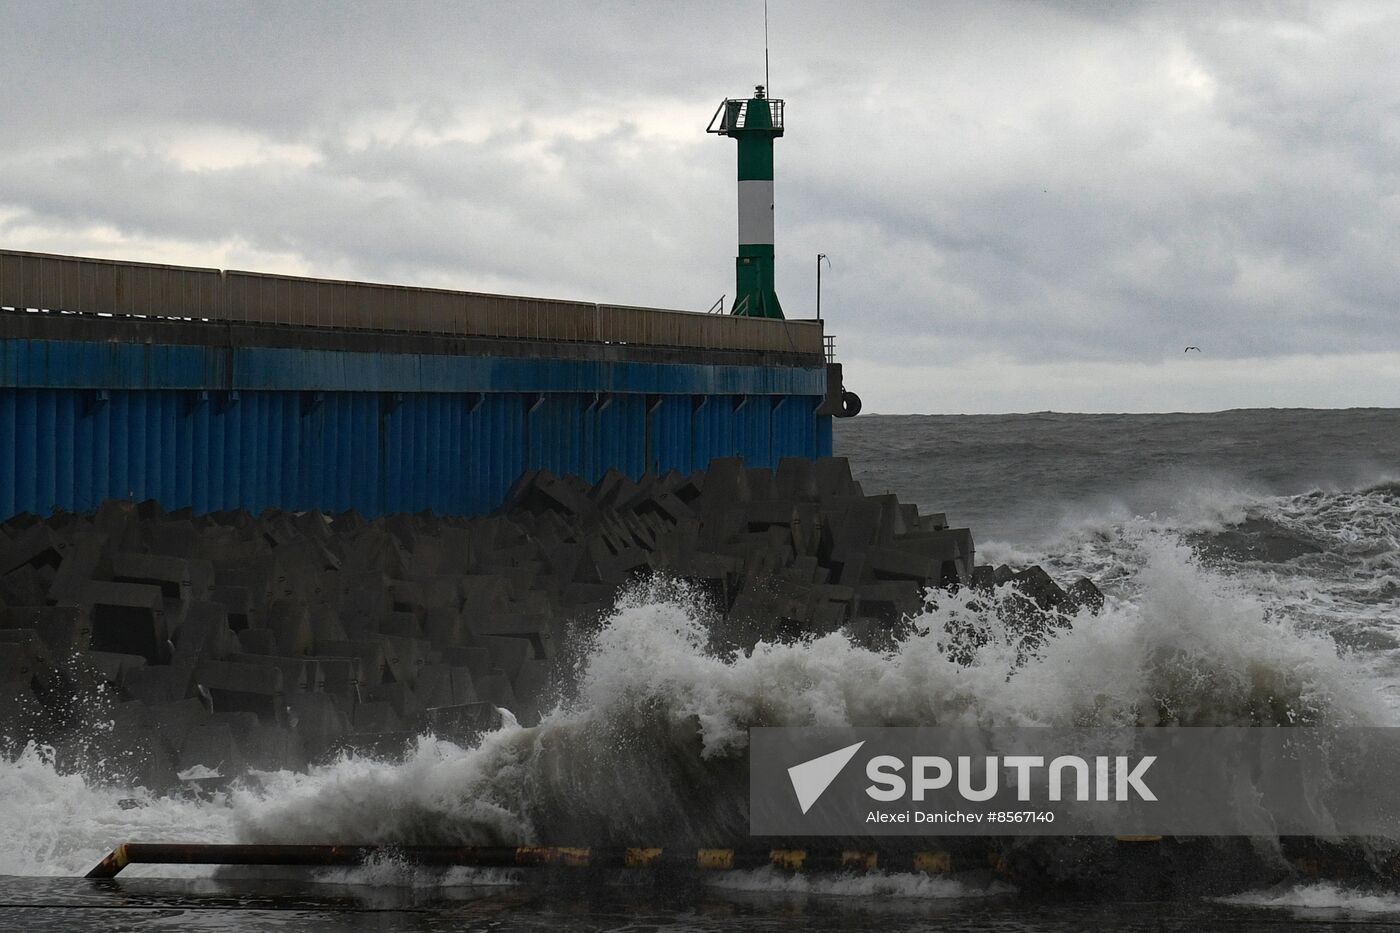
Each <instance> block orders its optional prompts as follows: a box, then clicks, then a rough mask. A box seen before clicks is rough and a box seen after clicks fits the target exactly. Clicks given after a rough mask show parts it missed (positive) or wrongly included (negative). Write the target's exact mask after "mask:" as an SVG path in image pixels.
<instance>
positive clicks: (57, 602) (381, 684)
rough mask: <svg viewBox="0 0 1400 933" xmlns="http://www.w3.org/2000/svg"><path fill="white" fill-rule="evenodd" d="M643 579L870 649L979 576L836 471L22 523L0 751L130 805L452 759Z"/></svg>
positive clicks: (8, 531)
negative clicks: (408, 508) (122, 782)
mask: <svg viewBox="0 0 1400 933" xmlns="http://www.w3.org/2000/svg"><path fill="white" fill-rule="evenodd" d="M1007 572H1009V571H1007ZM651 574H664V575H666V576H667V577H670V578H677V579H680V580H685V581H689V583H690V584H692V585H693V587H694V589H695V590H696V591H698V592H699V593H701V594H703V596H704V598H705V600H706V601H707V602H708V604H709V606H710V608H711V610H712V611H713V613H714V614H715V615H716V617H717V618H718V619H720V620H722V621H723V623H725V624H727V626H728V628H727V629H726V630H725V631H726V633H727V634H726V637H727V638H728V639H729V641H730V642H735V643H744V642H748V643H752V642H753V641H756V640H758V639H760V638H773V637H787V636H795V635H804V634H808V633H824V632H828V631H833V630H836V629H838V628H842V627H846V628H848V629H849V630H852V631H857V632H858V631H887V630H891V629H892V628H893V627H894V626H896V625H897V624H898V623H899V621H900V620H901V619H902V618H903V617H905V616H906V615H908V614H910V613H913V612H916V611H918V609H919V608H920V607H921V606H922V604H923V593H924V590H925V588H927V587H931V586H960V585H964V584H971V583H973V582H974V581H978V580H981V581H983V582H985V581H987V580H990V579H992V578H995V577H997V576H998V574H999V571H997V570H993V569H992V568H978V567H975V566H974V551H973V543H972V535H971V533H970V532H969V531H968V530H967V529H965V528H961V529H959V528H949V527H948V525H947V522H946V520H945V518H944V516H942V515H922V514H920V513H919V510H918V509H917V508H916V507H915V506H912V505H908V504H903V503H900V502H899V500H898V499H897V498H896V497H895V496H892V495H881V496H866V495H864V493H863V490H862V489H861V487H860V484H859V483H857V482H855V481H854V480H853V479H852V477H851V472H850V467H849V465H848V464H847V462H846V461H845V460H844V459H840V458H823V459H819V460H816V461H811V460H802V459H787V460H783V461H782V462H781V463H780V464H779V466H778V468H777V469H776V470H768V469H752V468H747V467H746V466H745V465H744V464H743V462H742V461H740V460H737V459H723V460H715V461H713V462H712V463H711V464H710V467H709V469H708V470H705V471H700V472H696V473H693V474H689V475H685V474H681V473H674V472H673V473H668V474H665V475H662V476H655V475H648V476H644V477H642V478H641V479H639V480H633V479H631V478H629V477H627V476H625V475H623V474H621V473H619V472H616V471H611V472H609V473H607V474H606V475H605V476H603V477H602V478H601V479H600V480H599V481H598V482H596V483H592V484H589V483H585V482H583V481H582V480H580V479H577V478H572V477H558V476H555V475H553V474H551V473H548V472H544V471H541V472H531V473H527V474H525V475H524V476H522V477H520V478H519V480H518V481H517V482H516V483H515V484H514V486H513V488H512V489H511V491H510V493H509V495H508V497H507V500H506V503H505V505H504V506H503V507H502V508H501V509H499V510H498V511H497V512H496V513H495V514H493V515H490V516H485V517H474V518H460V517H440V516H435V515H432V514H429V513H422V514H417V515H405V514H396V515H390V516H387V517H384V518H379V519H375V520H372V521H371V520H367V519H365V518H364V517H362V516H360V515H359V514H357V513H356V512H353V511H351V512H345V513H341V514H337V515H327V514H323V513H321V512H318V511H310V512H300V513H292V512H278V511H268V512H264V513H263V514H262V515H260V516H256V517H255V516H252V515H250V514H248V513H247V512H244V511H231V512H217V513H213V514H208V515H195V514H193V513H192V512H191V511H189V510H187V509H186V510H179V511H171V512H167V511H165V510H163V509H162V508H161V507H160V505H159V504H157V503H155V502H142V503H139V504H137V503H131V502H118V501H109V502H106V503H104V504H103V505H102V506H101V507H100V508H99V509H98V510H97V511H96V512H95V513H92V514H88V515H75V514H71V513H57V514H54V515H51V516H48V517H47V518H44V519H40V518H38V517H36V516H33V515H19V516H16V517H14V518H12V519H10V520H8V521H6V522H4V523H3V524H0V738H5V739H8V740H9V741H10V742H11V744H14V743H15V742H16V741H19V742H22V741H23V740H25V739H26V738H34V739H37V740H41V741H45V742H50V743H54V744H58V745H60V747H62V739H63V737H64V736H65V735H67V736H74V735H81V736H82V737H83V741H84V742H86V743H89V744H91V745H93V748H94V750H93V755H94V756H96V757H100V758H102V760H104V761H107V762H109V763H112V762H121V761H125V762H127V763H128V765H129V769H128V770H130V771H131V772H132V773H131V775H130V776H132V777H134V778H137V779H140V780H141V781H142V782H143V783H146V784H147V785H148V786H162V785H167V784H170V783H173V782H174V781H175V780H176V776H177V775H179V774H186V775H191V774H196V775H197V774H209V773H213V772H217V773H220V774H223V775H231V774H235V773H239V772H241V771H243V770H244V769H248V768H259V769H271V768H277V767H299V766H303V765H305V764H306V763H307V762H309V761H313V760H318V759H323V758H325V757H327V756H329V755H333V754H336V753H337V752H338V751H340V750H342V749H347V748H353V749H359V750H369V751H374V752H376V753H386V754H393V753H396V752H400V751H402V749H403V748H404V747H406V745H407V743H408V742H409V741H410V740H411V739H412V738H413V737H414V736H416V735H418V734H420V733H422V732H425V731H432V732H434V733H436V734H439V735H441V736H444V737H447V738H454V739H460V740H463V741H466V740H469V739H470V738H472V737H473V736H475V735H477V734H479V733H480V732H481V731H483V730H485V729H489V728H492V727H494V726H495V725H496V724H497V722H498V721H499V719H498V717H499V714H498V710H499V709H506V710H510V711H511V712H512V713H513V715H515V716H516V718H517V719H519V720H520V721H521V722H522V723H527V724H528V723H531V722H534V721H537V720H538V719H539V717H540V715H541V713H543V712H545V711H547V710H548V708H549V707H550V706H551V705H552V703H553V702H554V700H555V698H556V697H557V695H558V692H559V690H560V689H561V686H562V685H563V683H564V680H563V678H564V676H565V674H566V672H567V671H566V669H567V667H568V665H566V664H565V663H563V659H564V658H565V657H566V656H567V655H568V653H569V650H570V644H571V642H576V641H578V640H576V639H574V638H573V636H575V635H577V634H579V633H580V632H587V631H591V630H592V629H593V628H594V627H595V626H596V625H597V623H598V621H599V620H600V619H601V618H604V617H605V616H606V615H607V614H608V613H609V611H610V610H611V609H612V607H613V605H614V603H615V600H616V598H617V594H618V591H619V589H620V588H622V587H624V586H627V585H629V584H630V583H632V582H633V581H636V580H638V579H639V578H642V577H646V576H648V575H651ZM1040 576H1041V577H1043V576H1044V575H1043V572H1042V574H1041V575H1040ZM1033 582H1034V583H1035V585H1036V586H1037V587H1038V588H1039V589H1038V590H1037V593H1038V594H1039V595H1038V596H1037V598H1042V597H1043V598H1045V599H1049V600H1052V601H1053V600H1057V599H1059V600H1062V599H1064V598H1065V596H1064V593H1063V591H1060V590H1059V588H1058V586H1057V585H1056V584H1055V583H1054V581H1051V580H1049V579H1048V577H1045V579H1041V578H1040V577H1036V578H1035V580H1034V581H1033ZM1056 592H1058V593H1059V594H1060V595H1059V596H1056V595H1055V594H1056ZM98 706H100V707H101V709H100V710H98V709H97V707H98ZM94 722H102V723H106V724H110V726H109V734H108V735H107V736H106V738H105V743H104V740H103V737H102V735H100V734H98V735H95V734H94V729H93V728H92V724H93V723H94ZM100 731H101V730H97V732H99V733H100ZM93 743H95V744H93ZM84 747H86V746H84Z"/></svg>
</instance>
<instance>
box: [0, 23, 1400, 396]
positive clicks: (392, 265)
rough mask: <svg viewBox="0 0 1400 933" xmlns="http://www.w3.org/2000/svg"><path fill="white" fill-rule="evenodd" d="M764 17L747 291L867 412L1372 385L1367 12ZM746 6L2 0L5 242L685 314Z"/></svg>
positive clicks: (1386, 66) (754, 51)
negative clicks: (824, 350)
mask: <svg viewBox="0 0 1400 933" xmlns="http://www.w3.org/2000/svg"><path fill="white" fill-rule="evenodd" d="M770 10H771V17H772V27H773V28H772V63H773V73H772V77H773V84H774V91H775V93H776V94H777V95H778V96H782V97H784V98H786V99H787V102H788V104H787V106H788V127H789V129H788V133H787V135H786V137H785V138H784V139H782V140H780V141H779V142H778V144H777V146H778V150H777V160H778V164H777V192H778V193H777V212H778V215H777V226H778V244H777V248H778V255H779V279H778V285H779V294H780V295H781V296H782V297H783V300H784V304H785V306H786V307H787V309H788V311H789V314H790V315H792V316H797V317H806V316H810V315H811V313H812V308H813V298H814V272H815V269H814V260H815V255H816V253H817V252H825V253H827V254H828V255H829V256H830V257H831V260H832V267H831V269H830V270H829V271H828V272H826V273H824V278H823V310H824V312H826V315H827V317H828V318H829V320H830V324H831V329H832V330H834V331H836V332H838V333H839V335H840V346H841V348H842V354H843V357H844V358H846V359H847V360H848V361H849V362H850V363H851V364H852V367H853V369H854V370H855V371H856V372H857V373H860V374H862V375H861V377H860V378H863V379H864V381H865V383H866V384H867V385H869V386H870V393H869V394H868V396H867V397H868V398H870V397H873V398H874V399H875V400H877V404H876V407H877V408H879V409H880V410H995V409H996V408H997V407H1015V408H1043V407H1055V406H1057V405H1058V406H1062V407H1063V406H1077V407H1088V408H1104V407H1109V408H1111V407H1114V406H1115V405H1116V404H1127V402H1124V401H1122V400H1123V399H1124V398H1125V397H1127V398H1129V399H1130V400H1131V401H1132V403H1133V404H1136V405H1142V406H1147V407H1178V406H1180V407H1187V406H1206V407H1211V406H1212V405H1213V406H1214V407H1227V406H1228V405H1230V404H1260V403H1265V404H1267V403H1270V402H1271V401H1278V402H1279V403H1284V402H1287V403H1296V400H1297V398H1298V397H1299V396H1298V395H1296V394H1294V395H1290V394H1288V392H1287V391H1286V390H1287V389H1288V387H1289V385H1290V382H1289V380H1290V379H1295V380H1305V379H1307V378H1311V379H1314V380H1315V383H1306V382H1300V383H1299V389H1298V392H1299V393H1301V392H1303V391H1304V390H1305V389H1307V387H1308V386H1312V385H1314V384H1315V385H1319V386H1333V387H1335V385H1337V384H1338V383H1337V379H1336V378H1334V376H1333V375H1331V374H1332V373H1335V372H1341V373H1352V374H1354V382H1355V386H1354V391H1351V390H1349V391H1351V394H1346V393H1341V392H1340V390H1338V392H1334V394H1332V395H1327V396H1325V397H1323V398H1321V400H1320V401H1319V402H1318V403H1319V404H1328V403H1341V402H1347V403H1355V400H1356V399H1361V400H1363V401H1365V400H1367V399H1368V398H1369V396H1366V394H1365V390H1366V389H1367V386H1368V385H1369V386H1371V387H1372V388H1373V389H1374V387H1375V386H1380V385H1384V386H1388V387H1389V388H1388V389H1386V391H1391V392H1392V394H1391V395H1382V396H1379V397H1378V398H1379V399H1380V401H1378V402H1377V403H1381V402H1382V401H1384V402H1387V403H1400V375H1397V374H1400V360H1392V359H1391V358H1389V357H1384V358H1382V357H1380V356H1377V354H1384V353H1386V352H1400V315H1397V314H1396V308H1397V304H1398V303H1400V272H1397V269H1396V264H1395V262H1394V259H1393V257H1394V256H1396V255H1397V254H1400V192H1397V187H1396V181H1397V178H1400V90H1397V89H1400V60H1397V58H1396V56H1395V55H1394V54H1393V48H1392V45H1393V41H1392V40H1393V37H1394V36H1395V35H1397V34H1400V8H1397V7H1395V6H1394V5H1392V4H1389V3H1375V4H1368V3H1364V2H1355V3H1351V2H1342V3H1326V4H1322V3H1319V4H1316V5H1314V4H1305V3H1295V4H1289V3H1139V4H1132V3H1103V4H1091V3H1068V2H1065V3H1032V2H1004V3H1000V2H993V3H974V2H971V0H967V2H961V3H932V4H914V3H908V4H897V3H874V4H861V5H853V4H843V3H796V2H793V0H771V3H770ZM762 17H763V8H762V3H761V2H759V0H747V2H727V3H719V4H703V5H702V4H688V5H679V4H639V3H603V4H587V5H583V4H566V3H562V2H560V3H540V2H533V3H529V2H527V3H511V4H507V3H484V2H483V3H452V4H427V3H422V4H398V3H394V4H389V3H385V4H356V5H349V4H341V3H336V4H329V3H328V4H317V3H297V4H285V3H265V4H262V3H170V4H162V3H140V4H123V3H93V4H64V5H59V4H36V3H27V2H15V3H10V2H5V0H0V21H3V22H4V23H5V24H6V26H7V30H6V31H7V32H8V33H9V34H10V36H11V37H12V41H11V43H9V46H8V52H7V57H6V66H5V71H4V79H3V81H4V83H3V89H2V90H0V124H3V126H4V127H5V129H6V138H7V145H6V146H5V147H4V148H3V149H0V245H3V246H5V247H9V248H18V249H36V250H47V251H54V252H74V253H85V254H97V255H107V256H114V257H119V258H127V259H151V260H155V261H174V262H190V263H196V264H204V265H225V266H232V267H241V268H257V269H260V270H264V271H288V272H304V273H309V274H324V275H330V276H340V277H348V278H360V279H379V280H393V281H402V282H408V283H414V284H432V285H445V286H450V287H460V288H468V289H483V290H504V291H517V292H521V293H526V294H541V295H550V296H560V297H576V298H583V299H590V300H605V301H616V302H624V303H630V304H649V305H656V306H662V307H681V308H691V309H703V308H705V307H708V306H709V305H710V304H711V303H712V302H713V301H714V300H715V299H717V298H718V297H719V296H720V295H721V294H722V293H725V292H728V291H732V288H733V285H732V263H733V258H732V257H733V250H734V244H733V241H734V204H733V198H734V192H733V185H734V181H733V176H734V167H733V159H734V153H733V146H732V143H730V142H729V141H727V140H722V139H715V138H713V137H706V136H705V135H704V134H703V132H702V130H703V128H704V124H705V122H706V121H707V120H708V119H709V116H710V114H711V113H712V112H713V110H714V108H715V106H716V105H717V104H718V102H719V100H720V99H721V98H723V97H724V96H736V95H740V94H744V93H746V91H747V90H748V89H749V87H750V86H751V85H752V84H753V83H756V82H758V81H761V80H763V78H762V75H763V48H762ZM1187 344H1198V345H1201V346H1203V347H1205V348H1206V350H1207V352H1208V353H1209V354H1210V357H1211V359H1208V360H1203V361H1195V362H1192V363H1191V364H1190V365H1193V366H1196V367H1197V369H1196V370H1194V371H1193V372H1192V374H1190V375H1189V377H1188V376H1186V375H1183V374H1182V372H1181V371H1179V369H1166V368H1164V367H1168V366H1174V367H1179V366H1180V365H1184V364H1183V363H1182V361H1181V360H1180V359H1179V357H1180V355H1181V348H1182V347H1183V346H1185V345H1187ZM1193 356H1194V355H1193ZM1302 356H1306V357H1308V358H1309V360H1311V362H1310V363H1308V364H1307V365H1301V364H1298V363H1297V362H1296V359H1295V358H1299V357H1302ZM1211 360H1221V361H1224V360H1228V361H1230V363H1229V365H1228V366H1227V365H1225V364H1224V363H1220V364H1218V365H1217V364H1212V362H1211ZM1328 360H1331V361H1333V362H1331V363H1328V362H1327V361H1328ZM979 361H980V362H979ZM1290 361H1293V362H1290ZM1367 361H1369V362H1367ZM974 364H976V366H977V367H980V368H974ZM1212 365H1216V368H1214V369H1212V368H1211V366H1212ZM1055 366H1058V367H1060V368H1058V369H1056V368H1054V367H1055ZM1367 366H1371V367H1372V369H1371V370H1369V371H1368V370H1367V369H1366V367H1367ZM1047 367H1049V368H1047ZM1066 367H1078V368H1077V369H1069V368H1066ZM979 373H980V374H982V375H981V376H979ZM1086 373H1093V374H1094V376H1093V379H1092V380H1090V379H1089V377H1087V376H1086V375H1085V374H1086ZM1290 373H1291V374H1293V375H1289V374H1290ZM1309 374H1311V375H1309ZM979 378H980V379H981V380H982V381H981V382H980V383H978V384H977V385H973V383H976V382H977V381H978V379H979ZM1342 381H1343V382H1345V379H1343V380H1342ZM1115 383H1117V384H1115ZM1095 386H1097V388H1095ZM1133 386H1135V387H1136V388H1130V387H1133ZM1308 391H1311V390H1310V389H1308ZM1134 392H1136V393H1138V394H1136V395H1134V394H1133V393H1134ZM1271 393H1272V394H1271ZM1338 400H1340V401H1338Z"/></svg>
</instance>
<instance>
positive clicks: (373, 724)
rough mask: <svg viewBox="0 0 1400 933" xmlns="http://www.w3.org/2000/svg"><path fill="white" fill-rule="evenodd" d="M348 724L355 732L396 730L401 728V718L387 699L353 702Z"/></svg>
mask: <svg viewBox="0 0 1400 933" xmlns="http://www.w3.org/2000/svg"><path fill="white" fill-rule="evenodd" d="M350 725H351V728H352V729H354V731H355V733H365V732H398V731H399V730H401V729H402V728H403V720H402V719H400V718H399V714H398V712H397V711H396V710H395V709H394V704H392V703H390V702H389V701H388V700H372V701H367V702H364V703H356V704H355V711H354V713H353V714H352V715H351V720H350ZM345 738H349V737H348V736H347V737H345Z"/></svg>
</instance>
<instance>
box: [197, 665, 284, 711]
mask: <svg viewBox="0 0 1400 933" xmlns="http://www.w3.org/2000/svg"><path fill="white" fill-rule="evenodd" d="M194 681H195V683H196V684H197V685H198V686H201V687H203V688H204V689H205V690H207V691H208V692H209V694H210V696H211V697H212V698H213V701H214V711H215V712H249V713H256V714H257V715H258V717H259V718H260V719H262V720H263V721H264V722H269V723H275V722H277V721H279V718H280V717H281V714H282V709H283V700H282V696H283V692H284V691H283V686H282V670H281V668H279V667H277V666H276V665H275V664H266V663H264V664H245V663H237V662H233V661H201V662H199V664H198V665H197V666H196V667H195V671H194Z"/></svg>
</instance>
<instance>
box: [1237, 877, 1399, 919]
mask: <svg viewBox="0 0 1400 933" xmlns="http://www.w3.org/2000/svg"><path fill="white" fill-rule="evenodd" d="M1219 902H1220V903H1223V904H1233V905H1235V906H1238V907H1265V908H1272V909H1277V910H1286V911H1288V912H1289V913H1292V914H1295V915H1298V916H1300V917H1308V916H1311V917H1320V916H1327V915H1340V916H1347V915H1352V914H1357V915H1382V914H1396V915H1400V894H1396V893H1395V892H1393V891H1375V890H1370V889H1365V888H1351V887H1345V886H1342V885H1338V884H1331V883H1327V882H1319V883H1316V884H1300V885H1293V886H1289V887H1283V888H1270V889H1268V890H1264V891H1249V892H1246V893H1244V894H1236V895H1233V896H1231V897H1224V898H1220V899H1219Z"/></svg>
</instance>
